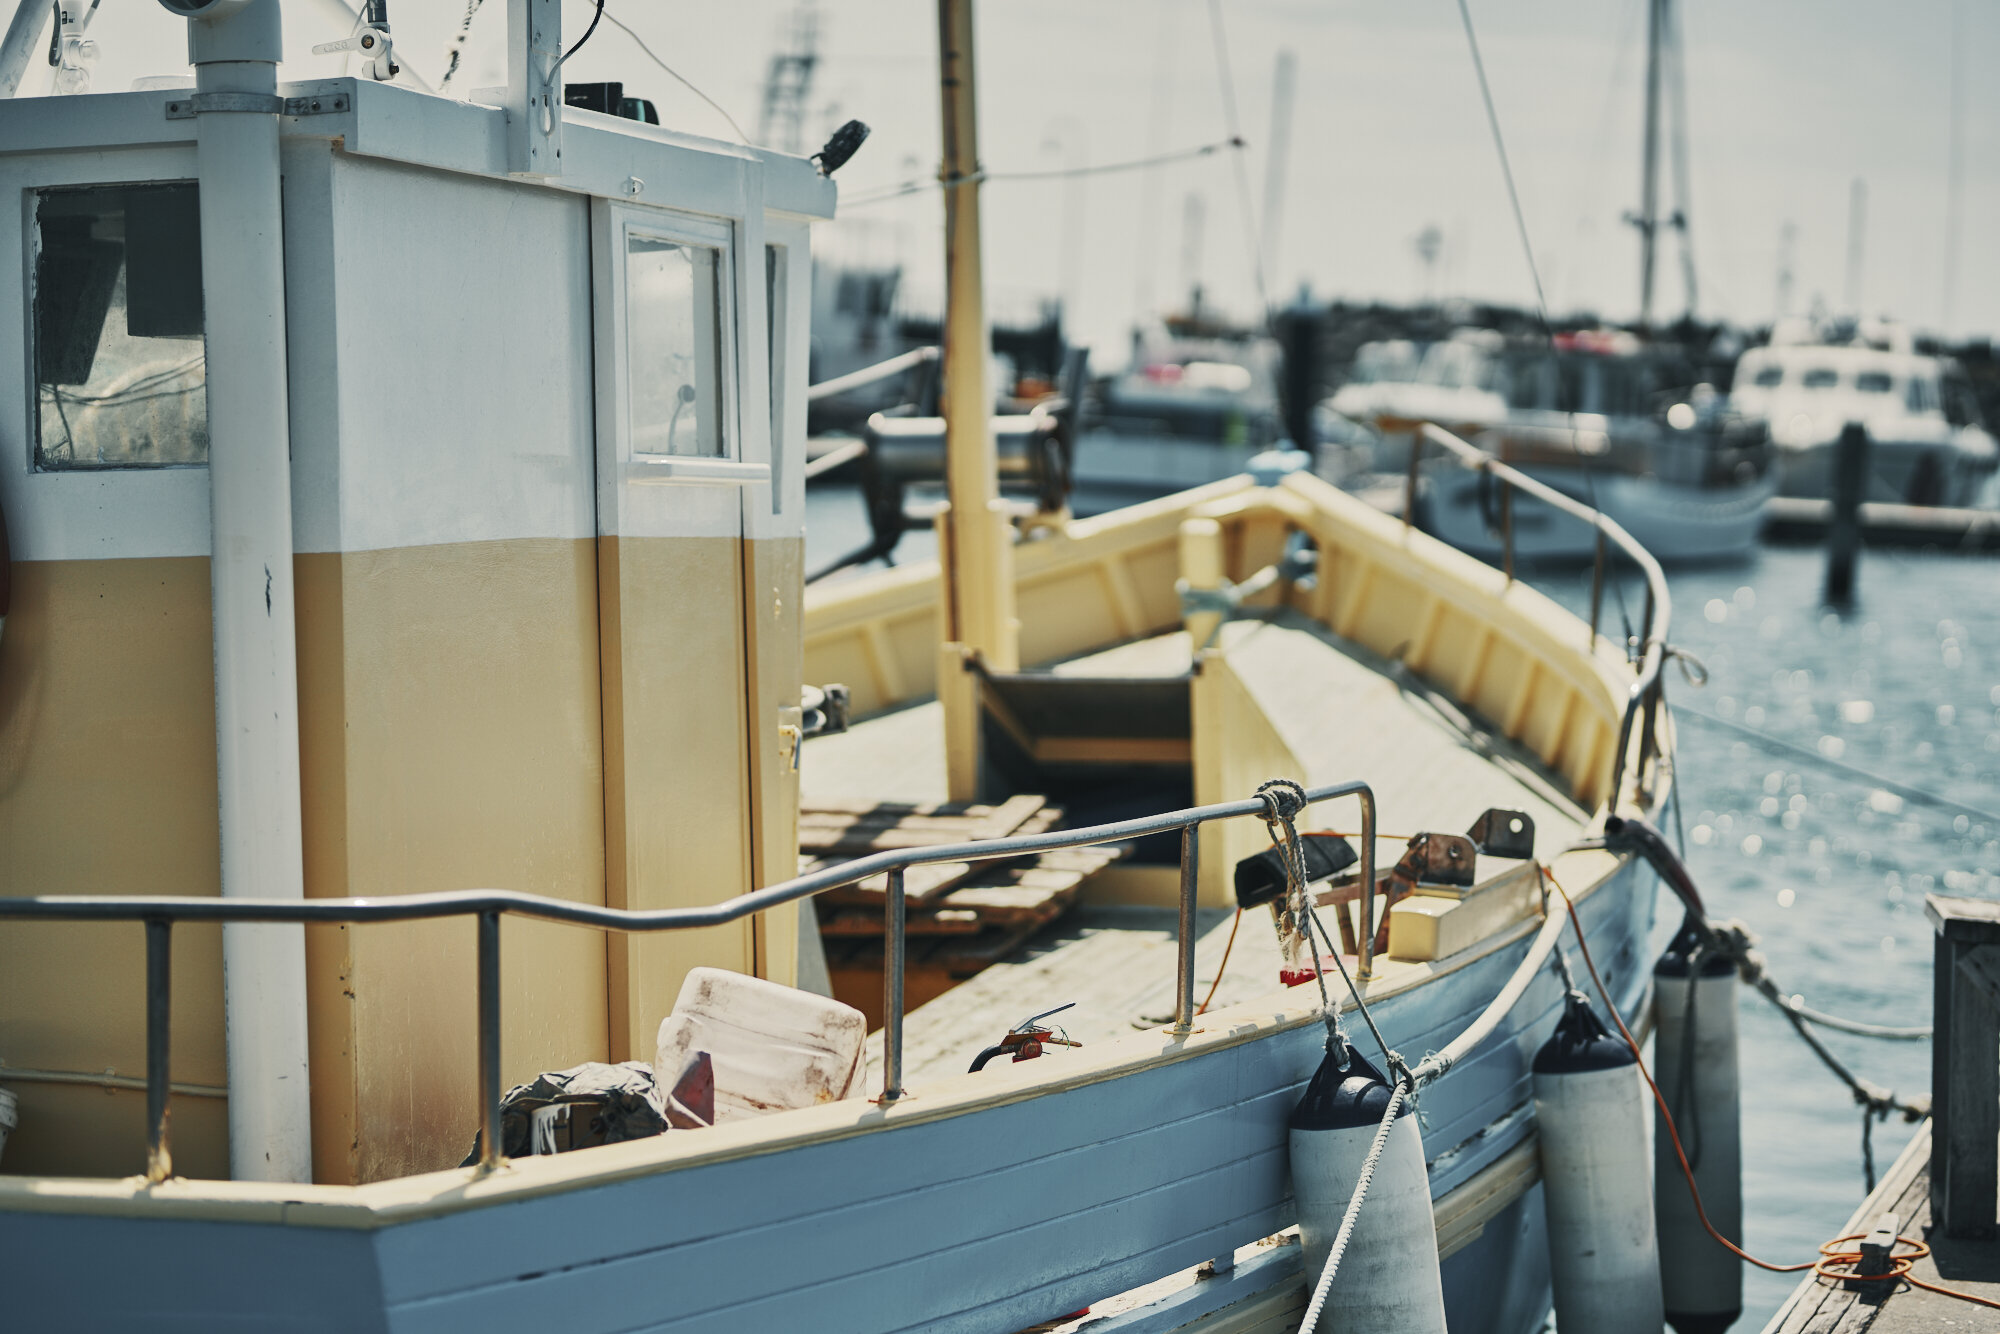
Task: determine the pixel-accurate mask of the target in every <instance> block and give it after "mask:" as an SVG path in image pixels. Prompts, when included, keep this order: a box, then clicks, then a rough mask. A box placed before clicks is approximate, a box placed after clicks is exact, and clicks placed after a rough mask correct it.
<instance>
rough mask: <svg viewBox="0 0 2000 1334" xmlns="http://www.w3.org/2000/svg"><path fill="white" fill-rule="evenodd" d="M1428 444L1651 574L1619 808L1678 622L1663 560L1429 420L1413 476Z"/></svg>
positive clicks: (1603, 519) (1618, 782)
mask: <svg viewBox="0 0 2000 1334" xmlns="http://www.w3.org/2000/svg"><path fill="white" fill-rule="evenodd" d="M1426 441H1428V442H1430V443H1432V444H1435V445H1438V446H1440V447H1442V448H1443V449H1445V450H1446V451H1447V452H1448V453H1450V454H1451V455H1452V456H1453V457H1454V458H1455V459H1456V460H1457V461H1458V462H1459V463H1460V464H1462V465H1463V466H1465V467H1467V468H1470V469H1472V470H1473V471H1474V472H1483V473H1486V474H1487V475H1488V476H1491V477H1497V478H1499V479H1500V480H1501V482H1503V483H1504V484H1506V485H1508V486H1510V487H1513V488H1515V489H1517V490H1520V491H1523V492H1526V493H1527V494H1528V495H1531V496H1533V497H1534V498H1535V499H1537V500H1539V501H1541V502H1542V503H1543V504H1545V505H1548V506H1550V507H1552V508H1554V509H1557V510H1560V511H1562V512H1563V513H1564V514H1567V515H1569V516H1571V517H1572V518H1575V519H1580V520H1582V521H1583V522H1584V523H1586V524H1589V525H1590V526H1591V528H1593V529H1595V530H1596V532H1597V534H1598V539H1599V540H1598V560H1599V562H1600V564H1601V562H1602V560H1603V550H1604V548H1603V544H1604V542H1605V541H1609V542H1611V543H1612V544H1613V545H1614V546H1616V547H1617V548H1618V549H1619V550H1620V551H1622V552H1624V553H1625V554H1626V555H1627V556H1629V557H1630V558H1631V559H1632V561H1633V563H1634V564H1636V565H1637V566H1638V567H1639V569H1640V571H1641V573H1643V574H1644V575H1645V577H1646V615H1645V619H1644V622H1643V624H1642V625H1641V627H1640V632H1639V633H1640V652H1639V663H1638V666H1639V671H1638V675H1637V676H1636V677H1635V678H1634V679H1633V681H1632V685H1631V687H1630V689H1629V690H1628V692H1627V694H1626V699H1625V711H1624V714H1623V716H1622V717H1621V718H1620V720H1619V724H1618V747H1617V749H1616V750H1614V751H1613V752H1612V755H1613V757H1614V759H1613V764H1614V767H1613V769H1612V771H1611V795H1610V798H1609V800H1608V801H1607V802H1606V803H1605V805H1606V809H1608V810H1612V811H1615V810H1617V808H1618V794H1619V792H1620V791H1621V790H1622V789H1623V786H1624V779H1625V769H1626V765H1627V762H1628V759H1629V754H1630V750H1631V744H1632V727H1633V724H1634V723H1635V722H1636V721H1637V720H1638V718H1639V715H1640V711H1641V710H1643V709H1647V708H1648V707H1649V701H1651V700H1652V699H1654V698H1655V697H1656V695H1657V689H1658V686H1659V682H1660V669H1661V667H1662V666H1663V665H1664V664H1665V661H1666V649H1667V626H1668V623H1669V622H1670V621H1671V620H1672V618H1673V602H1672V600H1671V598H1670V596H1669V594H1668V592H1667V573H1666V571H1665V570H1663V569H1661V568H1660V562H1659V561H1658V560H1657V559H1655V558H1654V556H1653V553H1652V552H1650V551H1648V550H1646V548H1645V547H1643V546H1641V545H1639V542H1638V540H1637V539H1636V538H1634V537H1633V536H1632V535H1631V534H1630V533H1628V532H1626V531H1625V529H1624V528H1622V527H1621V526H1619V524H1618V523H1617V522H1616V521H1615V520H1613V519H1611V518H1609V517H1607V516H1606V515H1604V514H1603V513H1601V512H1599V511H1598V510H1595V509H1592V508H1591V507H1590V506H1589V505H1586V504H1584V503H1583V502H1582V501H1580V500H1577V499H1574V498H1573V497H1570V496H1566V495H1564V494H1563V493H1562V492H1560V491H1558V490H1556V489H1555V488H1554V487H1552V486H1549V485H1548V484H1547V483H1545V482H1540V481H1537V480H1536V479H1534V478H1533V477H1530V476H1529V475H1528V474H1526V473H1524V472H1522V471H1521V470H1520V469H1518V468H1515V467H1513V466H1511V465H1509V464H1507V463H1503V462H1501V461H1500V460H1499V459H1498V458H1496V457H1494V456H1493V455H1492V454H1489V453H1487V452H1486V451H1485V450H1483V449H1481V448H1479V447H1478V446H1477V445H1473V444H1469V443H1468V442H1466V441H1464V440H1461V439H1460V438H1459V437H1458V436H1456V435H1453V434H1452V433H1451V432H1450V431H1447V430H1445V429H1444V428H1443V427H1441V426H1436V425H1433V424H1431V423H1429V422H1426V423H1425V424H1424V425H1423V427H1422V429H1421V430H1419V431H1418V433H1417V439H1416V442H1415V443H1414V444H1413V445H1412V446H1411V461H1410V466H1411V471H1412V474H1413V475H1414V473H1415V469H1416V458H1417V452H1418V451H1419V450H1421V449H1422V448H1423V445H1424V443H1425V442H1426ZM1409 517H1410V516H1409V515H1408V514H1407V513H1406V514H1405V519H1406V520H1407V519H1408V518H1409ZM1512 539H1513V534H1512V528H1511V526H1510V527H1509V530H1508V536H1507V572H1508V578H1510V579H1511V578H1512V577H1513V566H1514V560H1513V540H1512ZM1595 630H1596V626H1595V623H1594V618H1593V624H1592V633H1593V635H1594V634H1595ZM1645 722H1646V727H1645V733H1644V737H1643V739H1642V740H1641V743H1640V754H1639V761H1638V762H1639V764H1641V765H1643V764H1644V763H1645V762H1646V758H1647V754H1648V752H1650V750H1651V749H1652V744H1653V716H1652V714H1651V713H1650V712H1649V713H1647V715H1646V720H1645ZM1635 781H1636V779H1635Z"/></svg>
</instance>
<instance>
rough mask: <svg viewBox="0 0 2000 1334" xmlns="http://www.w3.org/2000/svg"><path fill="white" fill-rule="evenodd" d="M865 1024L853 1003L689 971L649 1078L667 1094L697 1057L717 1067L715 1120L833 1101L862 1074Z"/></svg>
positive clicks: (722, 972) (723, 973) (664, 1024)
mask: <svg viewBox="0 0 2000 1334" xmlns="http://www.w3.org/2000/svg"><path fill="white" fill-rule="evenodd" d="M867 1040H868V1020H867V1019H866V1017H864V1016H863V1015H862V1013H861V1011H859V1010H857V1009H855V1008H854V1007H853V1006H851V1005H842V1004H841V1003H840V1002H839V1001H836V1000H829V999H828V998H826V997H825V996H815V995H813V994H812V993H811V992H806V991H799V990H796V989H795V988H792V987H787V986H780V985H779V984H778V983H776V982H767V981H765V980H764V979H763V978H758V977H746V976H744V975H743V974H742V973H732V972H729V971H727V970H726V969H722V968H696V969H694V970H692V971H691V972H689V973H688V975H687V980H686V981H685V982H683V983H682V984H681V994H680V996H679V998H678V999H676V1000H675V1001H674V1012H673V1013H672V1014H670V1015H668V1016H667V1017H666V1019H664V1020H663V1021H661V1024H660V1032H659V1039H658V1042H657V1044H656V1045H655V1048H654V1052H653V1073H654V1074H655V1075H656V1076H657V1077H658V1078H659V1081H660V1086H661V1087H662V1088H672V1087H673V1085H674V1081H675V1080H677V1079H679V1078H680V1074H681V1071H683V1070H685V1069H686V1068H687V1064H688V1061H689V1060H691V1059H692V1058H693V1056H694V1054H695V1053H696V1052H699V1051H705V1052H707V1053H708V1054H709V1057H710V1059H711V1060H712V1061H714V1063H715V1119H716V1121H717V1122H718V1123H720V1122H723V1121H732V1120H737V1119H740V1118H742V1117H746V1116H757V1115H761V1114H762V1113H764V1112H775V1111H783V1110H785V1109H787V1108H792V1107H811V1106H813V1105H815V1104H817V1103H823V1102H838V1101H840V1100H841V1099H842V1098H845V1097H847V1096H848V1094H849V1093H850V1092H852V1091H853V1089H854V1085H855V1083H856V1081H857V1080H858V1079H859V1078H860V1075H861V1056H862V1048H863V1045H864V1044H865V1043H866V1042H867Z"/></svg>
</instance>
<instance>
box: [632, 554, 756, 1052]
mask: <svg viewBox="0 0 2000 1334" xmlns="http://www.w3.org/2000/svg"><path fill="white" fill-rule="evenodd" d="M742 546H743V544H742V542H741V541H739V540H738V539H736V538H728V537H624V538H619V537H605V538H601V539H600V540H599V543H598V580H599V600H600V615H601V617H602V635H603V672H604V720H603V728H604V771H605V772H604V802H605V822H604V850H605V866H606V902H608V903H609V904H610V905H611V906H612V907H614V908H628V909H640V908H678V907H694V906H699V905H705V904H711V903H716V902H719V901H720V900H722V899H726V898H729V897H731V896H733V895H736V894H740V893H743V892H745V891H747V890H748V889H749V888H750V877H751V865H750V834H751V830H750V814H749V809H748V800H747V798H748V792H747V790H746V785H745V783H744V781H743V776H744V775H746V773H747V765H748V758H749V757H748V755H747V753H746V752H747V746H748V744H749V743H748V737H747V722H748V719H747V716H746V713H747V708H748V700H747V699H746V698H745V693H744V680H745V675H744V652H745V627H744V615H743V607H744V602H743V596H742V590H743V579H744V571H743V552H742ZM730 775H736V776H737V779H736V780H735V781H731V779H730V778H729V776H730ZM608 957H609V965H610V989H611V991H610V994H611V1002H610V1030H609V1035H610V1047H611V1059H612V1060H615V1061H623V1060H647V1059H650V1058H651V1057H652V1054H653V1040H654V1034H655V1032H656V1031H657V1029H658V1028H659V1023H660V1020H661V1019H662V1018H664V1017H665V1016H666V1015H667V1013H668V1012H669V1011H670V1010H671V1009H672V1008H673V1003H674V997H675V995H676V994H677V993H678V992H679V990H680V984H681V979H682V978H683V977H685V976H686V974H687V970H688V969H690V968H692V967H695V966H696V965H701V964H706V965H710V966H713V967H721V968H732V969H735V970H737V971H739V972H752V971H754V970H755V964H756V950H755V939H754V931H753V927H752V924H751V922H750V921H749V920H747V919H746V920H744V921H740V922H732V923H728V924H726V925H723V926H717V927H709V928H704V929H702V930H697V931H671V932H653V933H650V934H647V935H643V936H640V935H613V936H611V937H610V941H609V946H608Z"/></svg>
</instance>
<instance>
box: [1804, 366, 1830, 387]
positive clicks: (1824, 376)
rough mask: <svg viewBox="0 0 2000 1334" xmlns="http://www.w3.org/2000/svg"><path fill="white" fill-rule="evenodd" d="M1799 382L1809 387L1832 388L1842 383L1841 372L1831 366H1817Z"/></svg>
mask: <svg viewBox="0 0 2000 1334" xmlns="http://www.w3.org/2000/svg"><path fill="white" fill-rule="evenodd" d="M1799 383H1800V384H1802V385H1804V386H1805V387H1806V388H1808V389H1831V388H1833V387H1834V386H1835V385H1837V384H1839V383H1840V372H1839V371H1837V370H1834V369H1833V368H1832V367H1831V366H1815V367H1813V368H1812V369H1811V370H1809V371H1807V372H1806V373H1805V378H1804V379H1802V380H1800V381H1799Z"/></svg>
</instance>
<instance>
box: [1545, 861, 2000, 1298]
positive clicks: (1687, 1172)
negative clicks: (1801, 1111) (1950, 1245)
mask: <svg viewBox="0 0 2000 1334" xmlns="http://www.w3.org/2000/svg"><path fill="white" fill-rule="evenodd" d="M1541 870H1542V874H1543V875H1545V876H1547V877H1548V880H1549V883H1550V884H1551V885H1553V886H1555V891H1556V893H1558V894H1560V895H1562V900H1563V907H1564V908H1566V909H1568V911H1569V924H1570V926H1571V928H1573V929H1574V930H1575V932H1576V943H1577V946H1578V948H1579V949H1581V950H1582V951H1583V962H1584V966H1585V967H1587V968H1589V969H1590V980H1591V981H1593V982H1595V983H1596V984H1597V994H1598V995H1600V996H1602V997H1603V998H1604V1008H1605V1009H1607V1010H1609V1011H1611V1022H1612V1023H1614V1024H1616V1025H1618V1032H1619V1033H1620V1035H1622V1036H1623V1037H1624V1039H1625V1045H1626V1046H1628V1047H1630V1048H1631V1049H1632V1059H1633V1060H1634V1061H1636V1062H1638V1065H1639V1076H1640V1078H1642V1079H1644V1080H1645V1081H1646V1087H1647V1088H1649V1089H1651V1090H1652V1091H1653V1101H1654V1103H1655V1104H1657V1105H1658V1107H1659V1109H1660V1120H1661V1123H1662V1124H1663V1125H1665V1126H1666V1128H1667V1134H1668V1136H1669V1137H1671V1138H1672V1140H1673V1143H1674V1156H1675V1157H1676V1158H1678V1159H1680V1164H1681V1175H1682V1176H1684V1177H1686V1178H1687V1185H1688V1194H1689V1195H1690V1196H1691V1197H1693V1199H1694V1211H1695V1215H1696V1216H1697V1217H1699V1218H1700V1219H1701V1225H1702V1226H1703V1227H1704V1228H1707V1229H1708V1235H1709V1236H1711V1237H1714V1238H1715V1239H1716V1240H1717V1241H1718V1242H1720V1243H1722V1245H1723V1246H1724V1247H1725V1248H1727V1249H1728V1250H1730V1251H1732V1252H1734V1253H1735V1254H1736V1255H1737V1256H1738V1257H1739V1258H1741V1259H1744V1260H1747V1261H1749V1262H1750V1263H1751V1264H1753V1265H1756V1266H1757V1267H1758V1268H1760V1269H1768V1270H1771V1271H1772V1272H1773V1273H1779V1274H1795V1273H1798V1272H1800V1271H1801V1270H1806V1269H1810V1270H1812V1271H1813V1276H1814V1277H1815V1278H1830V1279H1849V1278H1859V1277H1863V1276H1861V1275H1857V1274H1854V1273H1853V1272H1852V1271H1840V1270H1836V1269H1835V1268H1834V1266H1836V1265H1855V1264H1859V1263H1860V1262H1861V1252H1860V1251H1841V1250H1835V1249H1834V1248H1835V1247H1837V1246H1839V1245H1840V1244H1841V1243H1842V1242H1848V1241H1858V1240H1860V1236H1859V1234H1857V1235H1855V1236H1848V1237H1835V1238H1834V1239H1833V1240H1832V1241H1829V1242H1825V1243H1823V1244H1821V1246H1820V1248H1819V1251H1820V1258H1819V1259H1817V1260H1812V1261H1808V1262H1807V1263H1805V1264H1796V1265H1778V1264H1772V1263H1771V1262H1770V1261H1768V1260H1759V1259H1758V1258H1757V1257H1756V1256H1754V1255H1752V1254H1750V1252H1748V1251H1746V1250H1744V1249H1743V1248H1742V1247H1741V1246H1738V1245H1737V1244H1736V1243H1735V1242H1733V1241H1731V1240H1730V1239H1729V1238H1727V1237H1725V1236H1723V1235H1722V1234H1721V1233H1720V1232H1718V1231H1716V1230H1715V1224H1713V1223H1711V1222H1709V1221H1708V1210H1707V1209H1705V1208H1703V1207H1702V1203H1701V1189H1700V1187H1698V1186H1696V1185H1695V1183H1694V1169H1693V1168H1691V1167H1689V1166H1688V1160H1687V1152H1686V1150H1684V1149H1683V1148H1682V1147H1681V1136H1680V1132H1679V1131H1678V1130H1676V1129H1675V1128H1674V1115H1673V1113H1672V1112H1670V1111H1668V1110H1667V1100H1666V1098H1665V1097H1663V1096H1662V1095H1661V1093H1660V1086H1659V1085H1658V1084H1655V1083H1654V1082H1653V1076H1652V1072H1651V1071H1649V1070H1647V1069H1646V1058H1645V1057H1644V1056H1643V1055H1642V1054H1641V1053H1640V1051H1639V1044H1638V1043H1637V1042H1635V1041H1633V1039H1632V1031H1631V1030H1630V1029H1628V1028H1626V1027H1625V1019H1624V1016H1622V1015H1620V1014H1619V1013H1618V1007H1617V1005H1615V1004H1614V1003H1613V1002H1612V1000H1611V990H1610V988H1608V987H1606V986H1605V985H1604V979H1603V978H1602V977H1600V976H1599V975H1598V972H1597V962H1596V961H1595V960H1594V959H1592V958H1591V957H1590V942H1589V941H1588V940H1587V939H1585V938H1584V934H1583V922H1582V920H1581V919H1579V918H1578V917H1577V915H1576V901H1575V900H1574V899H1572V898H1570V896H1569V891H1568V890H1566V889H1564V888H1563V887H1562V882H1561V881H1559V880H1557V879H1556V874H1555V872H1554V871H1553V870H1551V869H1550V868H1549V867H1547V866H1543V867H1542V868H1541ZM1896 1241H1897V1242H1898V1243H1899V1244H1901V1245H1905V1246H1910V1247H1913V1248H1914V1249H1912V1250H1910V1251H1908V1252H1906V1253H1905V1254H1902V1255H1897V1256H1892V1257H1891V1260H1890V1268H1889V1272H1888V1273H1887V1274H1870V1275H1867V1276H1866V1277H1867V1278H1868V1279H1871V1280H1873V1279H1880V1280H1884V1281H1893V1280H1897V1279H1900V1280H1902V1281H1903V1282H1905V1283H1908V1284H1910V1285H1911V1286H1912V1287H1918V1288H1922V1289H1924V1290H1925V1291H1926V1292H1935V1293H1937V1294H1938V1295H1939V1296H1942V1297H1956V1298H1958V1299H1959V1300H1960V1301H1965V1302H1972V1303H1974V1304H1975V1305H1978V1306H1988V1307H1992V1308H1993V1309H1995V1310H2000V1301H1993V1300H1991V1299H1990V1298H1986V1297H1979V1296H1975V1295H1974V1294H1972V1293H1970V1292H1960V1291H1958V1290H1957V1289H1955V1288H1945V1287H1940V1286H1938V1285H1937V1284H1935V1283H1926V1282H1924V1281H1923V1280H1922V1279H1920V1278H1917V1277H1915V1276H1914V1275H1912V1274H1911V1273H1910V1269H1911V1267H1912V1266H1913V1265H1914V1264H1915V1263H1916V1262H1917V1261H1918V1260H1921V1259H1923V1258H1924V1257H1925V1256H1927V1255H1929V1254H1930V1253H1931V1248H1930V1247H1929V1246H1928V1245H1927V1244H1925V1243H1924V1242H1921V1241H1918V1240H1917V1239H1915V1238H1914V1237H1897V1238H1896Z"/></svg>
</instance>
